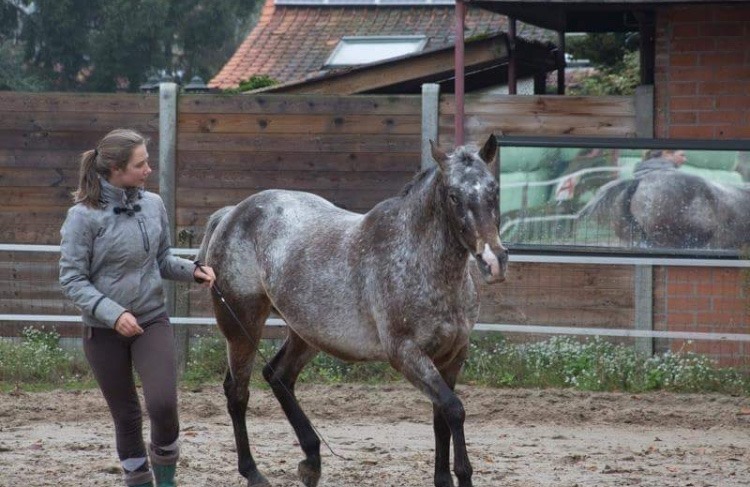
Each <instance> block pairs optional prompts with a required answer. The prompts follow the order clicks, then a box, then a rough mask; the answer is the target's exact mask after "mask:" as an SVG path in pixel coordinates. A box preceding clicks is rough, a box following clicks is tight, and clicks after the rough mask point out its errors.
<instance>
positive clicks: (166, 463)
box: [149, 441, 180, 487]
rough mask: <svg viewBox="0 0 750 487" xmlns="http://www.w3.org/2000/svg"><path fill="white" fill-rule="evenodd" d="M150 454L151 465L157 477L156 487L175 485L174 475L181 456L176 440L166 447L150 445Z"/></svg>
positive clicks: (173, 486) (172, 486)
mask: <svg viewBox="0 0 750 487" xmlns="http://www.w3.org/2000/svg"><path fill="white" fill-rule="evenodd" d="M149 456H150V457H151V465H152V467H153V469H154V477H156V487H175V486H176V485H177V484H175V481H174V476H175V471H176V468H177V459H178V458H179V457H180V450H179V447H178V446H177V442H176V441H175V442H174V443H172V444H171V445H169V446H166V447H157V446H154V445H151V446H150V447H149Z"/></svg>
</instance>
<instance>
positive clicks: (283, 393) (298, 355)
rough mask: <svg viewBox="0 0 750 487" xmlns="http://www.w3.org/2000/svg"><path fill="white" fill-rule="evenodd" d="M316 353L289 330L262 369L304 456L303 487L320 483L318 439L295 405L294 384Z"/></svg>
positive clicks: (301, 474) (302, 464)
mask: <svg viewBox="0 0 750 487" xmlns="http://www.w3.org/2000/svg"><path fill="white" fill-rule="evenodd" d="M317 353H318V350H316V349H314V348H312V347H310V346H309V345H308V344H307V343H305V342H304V341H303V340H302V339H301V338H300V337H299V336H298V335H297V334H296V333H294V332H293V331H292V330H291V329H289V335H288V337H287V339H286V341H285V342H284V345H282V347H281V349H280V350H279V351H278V353H276V355H275V356H274V357H273V359H272V360H271V361H270V362H269V363H268V364H266V366H265V367H264V368H263V377H264V378H265V379H266V381H268V383H269V384H270V386H271V389H272V390H273V393H274V395H275V396H276V399H277V400H278V401H279V404H280V405H281V409H283V410H284V414H286V417H287V419H288V420H289V423H290V424H291V425H292V428H294V432H295V433H296V434H297V439H298V440H299V444H300V447H301V448H302V451H303V452H304V453H305V459H304V460H302V461H301V462H300V463H299V466H298V469H297V470H298V473H299V476H300V480H302V483H304V484H305V486H306V487H315V486H316V485H318V480H320V438H318V435H317V434H316V433H315V430H314V429H313V427H312V424H311V423H310V420H309V419H308V418H307V416H306V415H305V413H304V411H302V408H301V407H300V405H299V403H298V402H297V398H296V397H295V395H294V385H295V384H296V382H297V377H298V376H299V373H300V372H301V371H302V369H303V368H304V367H305V365H306V364H307V363H308V362H309V361H310V360H312V359H313V357H315V355H317Z"/></svg>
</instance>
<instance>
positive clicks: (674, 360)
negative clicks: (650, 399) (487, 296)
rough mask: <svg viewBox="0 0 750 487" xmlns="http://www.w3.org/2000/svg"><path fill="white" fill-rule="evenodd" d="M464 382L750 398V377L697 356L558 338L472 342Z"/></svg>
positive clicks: (598, 339) (499, 338) (604, 342)
mask: <svg viewBox="0 0 750 487" xmlns="http://www.w3.org/2000/svg"><path fill="white" fill-rule="evenodd" d="M463 372H464V373H463V375H462V377H461V378H462V380H464V381H468V382H471V383H476V384H482V385H488V386H494V387H573V388H576V389H580V390H585V391H630V392H643V391H651V390H658V389H663V390H668V391H674V392H723V393H727V394H750V379H749V378H748V377H746V376H743V375H742V374H740V373H739V372H738V371H736V370H734V369H722V368H719V367H718V366H717V365H716V363H715V362H714V361H712V360H711V359H709V358H708V357H705V356H703V355H698V354H695V353H691V352H680V353H671V352H667V353H665V354H662V355H656V356H653V357H648V358H643V357H641V356H639V355H638V353H637V352H636V351H635V349H634V348H633V347H632V346H626V345H616V344H613V343H610V342H607V341H604V340H602V339H601V338H598V337H597V338H593V339H586V340H583V341H578V340H575V339H573V338H566V337H554V338H550V339H549V340H546V341H543V342H537V343H528V344H518V345H516V344H511V343H509V342H507V341H506V340H504V339H503V338H502V337H498V336H485V337H478V338H477V339H475V340H473V341H472V342H471V344H470V353H469V359H468V361H467V363H466V365H465V367H464V371H463Z"/></svg>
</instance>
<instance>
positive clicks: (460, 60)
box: [454, 0, 466, 146]
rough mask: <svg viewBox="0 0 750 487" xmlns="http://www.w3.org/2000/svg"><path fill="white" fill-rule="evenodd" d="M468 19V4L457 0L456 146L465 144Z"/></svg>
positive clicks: (455, 70)
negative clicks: (465, 26)
mask: <svg viewBox="0 0 750 487" xmlns="http://www.w3.org/2000/svg"><path fill="white" fill-rule="evenodd" d="M465 18H466V4H465V3H464V1H463V0H456V47H455V50H454V52H455V68H454V73H455V78H454V81H455V89H454V91H455V93H454V94H455V100H456V114H455V119H454V127H455V141H454V145H455V146H459V145H463V144H464V76H465V74H464V19H465Z"/></svg>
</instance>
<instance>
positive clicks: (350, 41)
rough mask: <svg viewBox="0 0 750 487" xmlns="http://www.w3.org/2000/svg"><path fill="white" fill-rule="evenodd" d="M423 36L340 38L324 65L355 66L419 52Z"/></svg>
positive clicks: (423, 43)
mask: <svg viewBox="0 0 750 487" xmlns="http://www.w3.org/2000/svg"><path fill="white" fill-rule="evenodd" d="M425 44H427V38H426V37H425V36H362V37H350V36H347V37H342V38H341V40H340V41H339V43H338V44H337V45H336V48H335V49H334V50H333V52H332V53H331V55H330V56H329V57H328V60H327V61H326V63H325V67H326V68H335V67H343V66H356V65H359V64H369V63H375V62H378V61H385V60H386V59H392V58H395V57H399V56H405V55H407V54H413V53H415V52H420V51H421V50H422V49H424V46H425Z"/></svg>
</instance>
